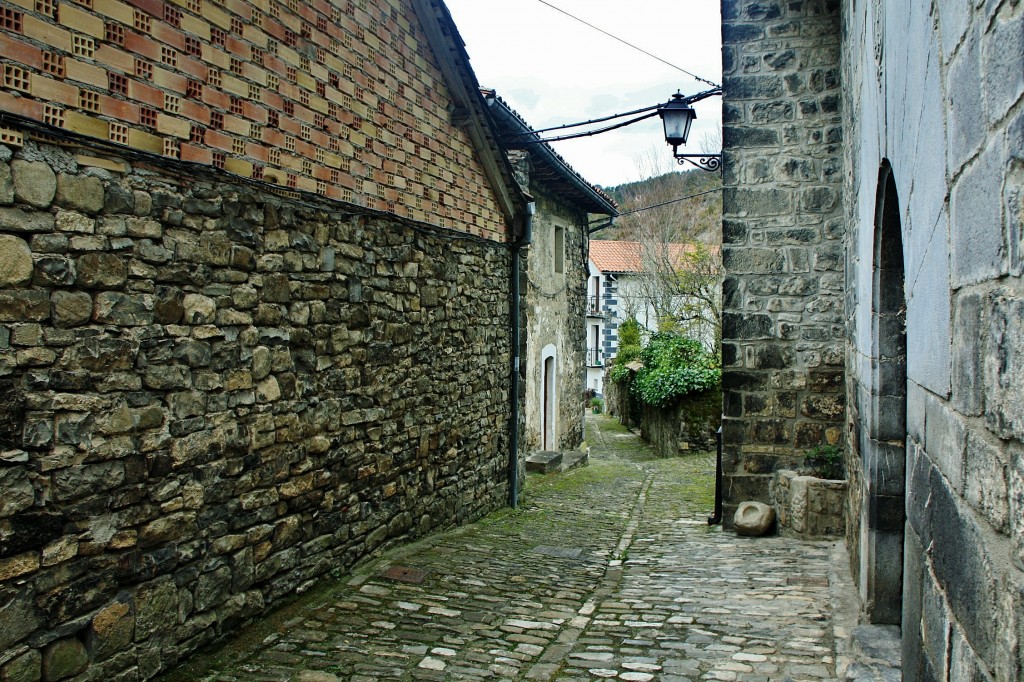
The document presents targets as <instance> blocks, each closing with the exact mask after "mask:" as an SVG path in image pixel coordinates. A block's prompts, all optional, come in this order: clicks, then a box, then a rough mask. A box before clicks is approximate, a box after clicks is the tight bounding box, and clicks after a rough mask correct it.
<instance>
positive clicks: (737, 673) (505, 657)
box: [171, 417, 856, 682]
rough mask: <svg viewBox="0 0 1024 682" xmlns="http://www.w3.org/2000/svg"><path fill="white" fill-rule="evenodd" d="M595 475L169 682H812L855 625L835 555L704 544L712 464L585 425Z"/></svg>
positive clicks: (582, 476) (253, 634) (712, 534)
mask: <svg viewBox="0 0 1024 682" xmlns="http://www.w3.org/2000/svg"><path fill="white" fill-rule="evenodd" d="M587 435H588V443H589V444H590V445H591V447H592V451H591V458H590V465H589V466H587V467H584V468H579V469H575V470H572V471H570V472H567V473H563V474H554V475H547V476H534V475H531V477H530V478H529V479H528V482H527V486H526V490H525V494H524V499H523V501H522V504H521V506H520V508H519V509H518V510H515V511H512V510H503V511H500V512H497V513H495V514H492V515H491V516H489V517H487V518H486V519H484V520H483V521H481V522H479V523H476V524H474V525H471V526H468V527H465V528H462V529H458V530H455V531H452V532H447V533H444V534H440V535H437V536H434V537H432V538H430V539H428V540H426V541H423V542H420V543H418V544H416V545H414V546H410V547H405V548H401V549H399V550H397V551H392V552H390V553H388V554H386V555H385V556H384V557H383V558H381V559H379V560H377V561H376V562H374V563H369V564H365V565H363V566H362V567H360V568H359V569H357V571H356V572H355V573H354V574H352V575H348V576H346V577H345V578H343V580H342V581H341V582H339V583H336V584H334V585H327V586H324V587H321V588H319V589H318V590H317V591H316V592H315V593H312V594H309V595H305V596H303V597H302V598H301V599H300V600H298V601H296V602H294V603H292V604H291V605H289V606H287V607H286V608H285V609H283V610H282V611H280V612H279V613H277V614H276V615H274V616H272V617H271V618H268V619H266V620H264V621H263V622H261V623H259V624H258V625H256V626H253V627H251V628H249V629H248V630H247V631H245V632H244V633H242V634H241V635H240V637H239V638H238V639H236V640H235V641H233V642H231V643H230V644H228V645H227V646H225V647H223V648H221V649H220V650H217V651H215V652H213V653H210V654H205V655H201V656H198V657H196V658H195V659H193V661H191V662H190V663H189V664H188V665H187V666H186V667H184V668H182V669H180V670H178V671H176V672H175V673H174V674H173V675H172V676H171V679H173V680H196V679H199V680H208V681H217V682H228V681H233V680H267V681H270V680H275V681H276V680H280V681H282V682H284V681H292V680H294V681H296V682H334V681H335V680H353V681H371V680H384V679H396V680H464V679H465V680H478V679H479V680H564V681H570V680H594V679H602V678H607V679H619V680H631V681H637V682H643V681H645V680H664V681H671V680H821V679H837V678H843V677H845V672H846V669H847V667H848V664H849V661H848V659H847V657H846V656H845V654H844V651H845V642H846V639H847V637H848V635H849V632H850V628H851V627H852V626H853V624H854V623H855V617H856V614H855V611H854V606H853V604H854V601H853V597H852V586H851V585H850V578H849V570H848V567H847V562H848V559H847V556H846V552H845V548H844V547H843V544H842V543H841V542H827V541H822V542H801V541H797V540H793V539H788V538H778V537H774V538H758V539H750V538H740V537H737V536H736V535H734V534H733V533H729V532H724V531H722V530H721V528H720V527H714V528H709V527H708V525H707V523H706V519H707V516H708V515H709V513H710V512H711V510H712V501H713V480H714V478H713V468H714V458H713V456H712V455H710V454H707V453H699V454H693V455H688V456H685V457H681V458H676V459H670V460H665V459H656V458H654V457H652V456H651V454H650V453H649V451H648V450H647V449H646V447H645V446H644V445H643V444H642V443H641V442H640V441H639V440H638V439H637V438H636V437H635V436H633V435H632V434H630V433H629V432H627V431H625V430H624V429H622V427H620V426H618V424H617V422H614V421H612V420H610V419H607V418H604V417H591V418H589V423H588V434H587Z"/></svg>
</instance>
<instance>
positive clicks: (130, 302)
mask: <svg viewBox="0 0 1024 682" xmlns="http://www.w3.org/2000/svg"><path fill="white" fill-rule="evenodd" d="M153 309H154V302H153V297H152V296H150V295H149V294H122V293H118V292H114V291H102V292H100V293H98V294H96V298H95V299H94V304H93V315H92V319H93V321H94V322H97V323H99V324H114V325H122V326H125V327H138V326H142V325H148V324H153V317H154V315H153Z"/></svg>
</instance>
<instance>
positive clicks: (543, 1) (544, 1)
mask: <svg viewBox="0 0 1024 682" xmlns="http://www.w3.org/2000/svg"><path fill="white" fill-rule="evenodd" d="M537 2H539V3H540V4H542V5H547V6H548V7H550V8H551V9H553V10H555V11H556V12H561V13H562V14H564V15H565V16H567V17H569V18H570V19H572V20H574V21H578V22H579V23H581V24H583V25H584V26H588V27H590V28H592V29H594V30H595V31H597V32H598V33H603V34H604V35H606V36H608V37H609V38H611V39H613V40H617V41H618V42H620V43H622V44H623V45H626V46H627V47H631V48H633V49H634V50H636V51H638V52H642V53H643V54H645V55H647V56H648V57H650V58H651V59H655V60H657V61H659V62H661V63H662V64H665V65H666V66H670V67H672V68H673V69H676V70H677V71H682V72H683V73H685V74H686V75H687V76H690V77H691V78H693V79H694V80H698V81H700V82H701V83H707V84H708V85H710V86H711V87H714V88H720V87H722V86H721V85H719V84H718V83H715V82H714V81H710V80H708V79H707V78H701V77H700V76H698V75H697V74H695V73H693V72H692V71H687V70H686V69H684V68H683V67H681V66H676V65H675V64H673V63H672V62H670V61H667V60H665V59H662V58H661V57H659V56H658V55H656V54H652V53H650V52H648V51H647V50H645V49H643V48H642V47H639V46H637V45H634V44H633V43H631V42H629V41H628V40H623V39H622V38H620V37H618V36H617V35H615V34H613V33H609V32H608V31H606V30H604V29H603V28H599V27H597V26H594V25H593V24H591V23H590V22H589V21H586V20H584V19H581V18H579V17H578V16H576V15H575V14H570V13H569V12H566V11H565V10H564V9H562V8H560V7H556V6H554V5H552V4H551V3H550V2H547V0H537Z"/></svg>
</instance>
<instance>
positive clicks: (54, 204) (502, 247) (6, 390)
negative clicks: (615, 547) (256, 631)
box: [0, 0, 579, 680]
mask: <svg viewBox="0 0 1024 682" xmlns="http://www.w3.org/2000/svg"><path fill="white" fill-rule="evenodd" d="M0 18H2V31H0V62H2V71H3V83H2V87H0V490H2V494H0V679H3V680H38V679H40V677H42V678H43V679H46V680H57V679H63V678H66V677H74V676H78V675H79V674H84V675H85V676H87V677H88V679H99V678H106V679H111V680H135V679H147V678H150V677H153V676H154V675H156V674H157V673H159V672H160V671H161V670H162V669H166V668H167V667H169V666H173V665H174V664H175V662H176V661H177V660H179V659H180V658H181V657H183V656H186V655H187V654H188V653H189V652H191V651H194V650H195V649H196V648H198V647H200V646H202V645H204V644H206V643H208V642H210V641H213V640H215V639H217V638H218V637H221V636H223V635H224V634H225V633H227V632H229V631H231V630H232V629H233V628H234V627H235V626H236V625H237V624H239V623H240V622H243V621H245V620H247V619H250V618H252V617H254V616H256V615H258V614H260V613H261V612H263V611H264V610H265V609H266V608H268V607H270V606H272V605H274V604H275V603H277V602H278V601H279V600H280V598H281V597H283V596H285V595H288V594H292V593H294V592H296V591H301V590H304V589H307V588H308V587H309V586H310V585H312V584H313V583H314V582H315V581H316V580H317V579H318V578H319V577H320V576H323V575H324V574H325V573H327V572H328V571H338V570H344V569H345V568H347V567H349V566H351V565H352V564H353V563H354V562H355V561H358V560H359V559H361V558H364V557H366V556H368V555H370V554H371V553H373V552H374V551H376V550H378V549H379V548H380V547H382V546H383V545H385V544H388V543H392V542H399V541H404V540H408V539H410V538H413V537H416V536H419V535H422V534H424V533H427V532H430V531H432V530H434V529H438V528H442V527H448V526H452V525H454V524H457V523H462V522H465V521H469V520H472V519H475V518H477V517H479V516H481V515H482V514H484V513H486V512H488V511H490V510H492V509H494V508H496V507H498V506H500V505H503V504H505V503H506V501H507V500H508V498H509V494H510V484H509V483H510V480H515V479H514V478H511V477H510V475H509V473H510V472H515V471H516V470H517V468H518V462H517V453H516V452H515V451H514V449H512V448H511V444H512V438H511V435H512V434H513V433H515V432H516V430H517V428H518V423H517V421H516V420H515V419H514V417H513V415H514V414H515V409H514V408H516V407H517V406H518V399H517V398H515V397H514V394H513V393H511V392H510V377H511V376H512V367H513V366H514V365H515V364H516V362H515V356H516V355H518V352H515V351H516V350H517V349H514V348H513V345H514V344H513V337H512V334H511V329H512V325H511V324H510V320H511V318H510V315H511V308H512V306H511V303H512V302H513V301H512V296H511V292H512V291H513V289H512V284H513V282H514V281H515V279H517V278H516V277H515V275H514V268H515V264H516V262H517V254H518V251H519V247H520V243H521V237H522V231H523V227H524V225H525V222H526V215H527V206H528V197H526V196H525V195H523V193H522V192H521V190H520V189H519V187H518V185H517V184H516V182H515V179H514V169H513V168H512V166H511V164H510V163H509V162H508V160H507V159H506V157H505V156H504V154H503V152H502V149H501V148H500V147H499V146H498V145H497V132H496V129H495V128H494V125H493V121H492V120H491V118H490V116H489V114H488V112H487V104H486V103H485V102H484V99H483V97H482V96H481V95H480V91H479V85H478V83H477V82H476V79H475V77H474V76H473V73H472V71H471V69H470V68H469V64H468V58H467V57H466V55H465V52H464V49H463V47H462V42H461V40H460V39H459V37H458V35H457V32H456V30H455V27H454V25H453V24H452V22H451V18H450V16H449V15H448V13H447V10H446V9H445V8H444V6H443V4H442V3H441V2H439V1H438V0H334V1H331V2H328V1H326V0H317V1H314V2H294V1H293V0H288V1H287V2H284V1H281V2H278V0H269V1H268V2H244V1H238V2H222V1H220V0H181V1H180V2H179V1H178V0H174V1H168V2H160V1H156V2H153V1H150V0H145V1H143V0H74V1H73V2H72V1H70V0H61V1H59V2H53V1H50V0H39V1H38V2H35V1H27V2H26V1H22V0H14V1H13V2H8V1H7V0H2V1H0ZM576 246H577V247H578V246H579V245H576ZM83 671H84V673H83ZM80 679H85V677H82V678H80Z"/></svg>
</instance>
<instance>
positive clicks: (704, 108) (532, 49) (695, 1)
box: [446, 0, 721, 186]
mask: <svg viewBox="0 0 1024 682" xmlns="http://www.w3.org/2000/svg"><path fill="white" fill-rule="evenodd" d="M550 1H551V3H552V4H554V5H556V6H557V7H560V8H562V9H564V10H565V11H566V12H569V13H571V14H574V15H576V16H578V17H580V18H582V19H584V20H586V21H588V22H590V23H592V24H594V25H595V26H598V27H600V28H602V29H604V30H606V31H608V32H610V33H613V34H615V35H616V36H618V37H619V38H622V39H623V40H626V41H629V42H631V43H633V44H634V45H637V46H639V47H640V48H643V49H644V50H646V51H648V52H651V53H653V54H655V55H657V56H659V57H661V58H662V59H664V60H665V61H667V62H670V63H671V64H674V65H676V66H679V67H682V68H684V69H686V70H688V71H692V72H693V73H695V74H697V75H699V76H702V77H704V78H707V79H709V80H711V81H713V82H716V83H719V82H721V33H720V31H721V28H720V27H721V18H720V14H719V2H718V0H630V1H629V2H622V0H550ZM446 3H447V5H448V7H449V9H450V10H451V12H452V16H453V17H454V18H455V23H456V24H457V25H458V27H459V31H460V33H461V34H462V38H463V40H465V42H466V50H467V51H468V52H469V56H470V61H471V63H472V65H473V68H474V70H475V71H476V74H477V78H478V79H479V81H480V83H481V84H482V85H483V86H484V87H488V88H494V89H495V90H497V92H498V94H499V95H500V96H501V97H503V98H504V99H505V100H506V101H507V102H508V103H509V106H511V107H512V108H513V109H515V110H516V111H517V112H519V114H520V115H522V116H523V118H525V119H526V121H527V122H528V123H529V124H530V125H531V126H533V127H534V128H546V127H550V126H555V125H560V124H564V123H575V122H578V121H584V120H587V119H591V118H597V117H601V116H607V115H610V114H616V113H622V112H625V111H630V110H633V109H639V108H641V107H645V106H650V105H654V104H657V103H660V102H664V101H666V100H668V98H669V96H670V95H672V93H674V92H676V91H677V90H681V91H682V92H683V93H684V94H692V93H695V92H698V91H700V90H704V89H707V88H708V87H709V86H708V85H706V84H704V83H701V82H698V81H696V80H694V79H693V78H691V77H690V76H687V75H686V74H684V73H681V72H680V71H678V70H676V69H674V68H672V67H671V66H668V65H665V64H663V63H661V62H659V61H657V60H656V59H653V58H651V57H648V56H646V55H644V54H642V53H640V52H638V51H636V50H633V49H631V48H629V47H627V46H625V45H622V44H621V43H619V42H617V41H615V40H613V39H612V38H609V37H607V36H605V35H603V34H601V33H599V32H598V31H595V30H593V29H591V28H588V27H586V26H584V25H582V24H580V23H578V22H576V21H574V20H572V19H570V18H569V17H566V16H565V15H564V14H561V13H559V12H558V11H556V10H554V9H551V8H550V7H547V6H545V5H544V4H543V3H541V2H539V0H446ZM696 109H697V121H696V122H695V123H694V129H693V131H692V133H691V136H690V140H691V142H690V144H689V145H687V151H693V152H698V151H701V149H700V140H701V138H702V137H703V134H704V132H705V131H711V130H715V129H717V127H718V125H719V122H720V120H721V101H720V98H717V97H715V98H711V99H708V100H704V101H703V102H701V103H699V104H697V105H696ZM652 146H658V147H659V148H660V149H662V150H663V153H664V154H665V155H666V157H669V158H670V155H671V150H670V149H669V147H668V146H667V145H665V143H664V138H663V136H662V132H661V124H660V122H659V121H658V119H657V118H655V119H653V120H649V121H644V122H643V123H639V124H635V125H633V126H629V127H626V128H623V129H621V130H617V131H614V132H609V133H603V134H601V135H597V136H594V137H588V138H583V139H579V140H571V141H566V142H560V143H556V144H555V148H556V149H557V151H558V152H559V154H561V155H562V156H564V157H565V159H566V160H567V161H568V162H569V163H570V164H572V166H573V167H574V168H575V169H576V170H577V171H579V172H580V173H581V174H582V175H583V176H584V177H586V178H587V180H589V181H590V182H593V183H595V184H600V185H605V186H609V185H616V184H620V183H622V182H628V181H631V180H636V179H638V177H637V174H638V171H637V168H636V163H635V162H634V157H635V156H636V155H637V154H642V153H645V152H646V151H647V150H649V149H650V148H651V147H652Z"/></svg>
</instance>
